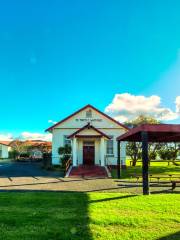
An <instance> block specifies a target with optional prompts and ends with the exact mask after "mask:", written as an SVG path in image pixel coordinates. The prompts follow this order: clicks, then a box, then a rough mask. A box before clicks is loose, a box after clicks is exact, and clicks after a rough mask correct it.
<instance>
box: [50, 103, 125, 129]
mask: <svg viewBox="0 0 180 240" xmlns="http://www.w3.org/2000/svg"><path fill="white" fill-rule="evenodd" d="M86 108H92V109H93V110H95V111H96V112H98V113H100V114H101V115H103V116H104V117H106V118H108V119H109V120H111V121H113V122H115V123H116V124H118V125H119V126H121V127H123V128H125V129H127V130H129V128H128V127H126V126H125V125H123V124H121V123H119V122H118V121H116V120H115V119H114V118H111V117H110V116H108V115H107V114H105V113H103V112H101V111H99V110H98V109H97V108H95V107H93V106H92V105H90V104H88V105H86V106H85V107H83V108H81V109H79V110H78V111H76V112H74V113H73V114H71V115H70V116H68V117H66V118H64V119H63V120H61V121H59V122H58V123H56V124H54V125H53V126H51V127H50V128H48V129H46V130H45V131H46V132H47V131H51V130H52V129H53V128H55V127H56V126H57V125H59V124H61V123H63V122H65V121H66V120H68V119H69V118H71V117H73V116H75V115H76V114H78V113H79V112H81V111H83V110H85V109H86Z"/></svg>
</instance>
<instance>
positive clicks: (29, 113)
mask: <svg viewBox="0 0 180 240" xmlns="http://www.w3.org/2000/svg"><path fill="white" fill-rule="evenodd" d="M179 9H180V1H179V0H171V1H170V0H158V1H155V0H146V1H144V0H138V1H137V0H121V1H119V0H117V1H114V0H111V1H110V0H109V1H107V0H102V1H101V0H89V1H88V0H87V1H84V0H77V1H74V0H71V1H70V0H66V1H65V0H64V1H63V0H62V1H61V0H59V1H58V0H57V1H56V0H54V1H50V0H49V1H48V0H43V1H41V0H39V1H35V0H31V1H23V0H16V1H13V0H7V1H1V7H0V84H1V94H0V100H1V118H0V134H7V133H12V134H15V135H18V134H20V133H21V132H24V131H25V132H40V133H42V132H43V131H44V129H45V128H47V127H48V126H49V125H50V124H49V123H48V120H50V119H52V120H54V121H57V120H60V119H61V118H64V117H65V116H66V115H68V114H70V113H72V112H73V111H75V110H77V109H78V108H80V107H82V106H83V105H86V104H88V103H90V104H92V105H95V106H96V107H97V108H99V109H100V110H102V111H104V110H105V109H106V107H107V106H109V105H110V104H111V103H112V100H113V99H114V96H115V94H124V93H129V94H130V95H133V96H139V95H143V96H145V97H150V96H152V95H157V96H159V97H160V98H161V101H162V103H161V106H162V107H165V108H170V109H171V110H172V111H175V107H176V106H175V103H174V102H175V99H176V97H177V96H179V95H180V71H179V70H178V69H179V68H180V28H179V26H180V14H179ZM118 104H121V103H118ZM116 107H119V108H120V109H121V107H120V106H116ZM178 121H179V120H178V118H176V119H175V120H174V122H178Z"/></svg>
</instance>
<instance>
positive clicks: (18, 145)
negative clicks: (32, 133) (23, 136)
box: [10, 140, 29, 159]
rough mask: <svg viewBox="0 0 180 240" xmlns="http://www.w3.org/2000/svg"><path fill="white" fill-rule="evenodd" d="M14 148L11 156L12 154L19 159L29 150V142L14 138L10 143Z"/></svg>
mask: <svg viewBox="0 0 180 240" xmlns="http://www.w3.org/2000/svg"><path fill="white" fill-rule="evenodd" d="M10 146H11V148H12V150H11V151H10V156H11V155H12V156H13V157H14V159H17V158H18V157H19V156H20V155H21V154H23V153H27V152H28V147H29V146H28V144H26V142H23V141H20V140H14V141H12V142H11V144H10Z"/></svg>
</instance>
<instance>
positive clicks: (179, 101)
mask: <svg viewBox="0 0 180 240" xmlns="http://www.w3.org/2000/svg"><path fill="white" fill-rule="evenodd" d="M175 103H176V112H177V113H178V114H180V96H178V97H176V101H175Z"/></svg>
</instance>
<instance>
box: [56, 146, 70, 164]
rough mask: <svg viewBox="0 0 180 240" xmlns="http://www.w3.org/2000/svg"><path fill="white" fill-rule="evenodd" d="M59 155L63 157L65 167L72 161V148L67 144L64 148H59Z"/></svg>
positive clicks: (62, 161)
mask: <svg viewBox="0 0 180 240" xmlns="http://www.w3.org/2000/svg"><path fill="white" fill-rule="evenodd" d="M58 154H59V155H60V156H61V157H60V160H61V165H62V166H63V167H65V165H66V162H67V161H68V160H69V159H70V156H71V146H70V145H68V144H66V145H65V146H64V147H59V148H58Z"/></svg>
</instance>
